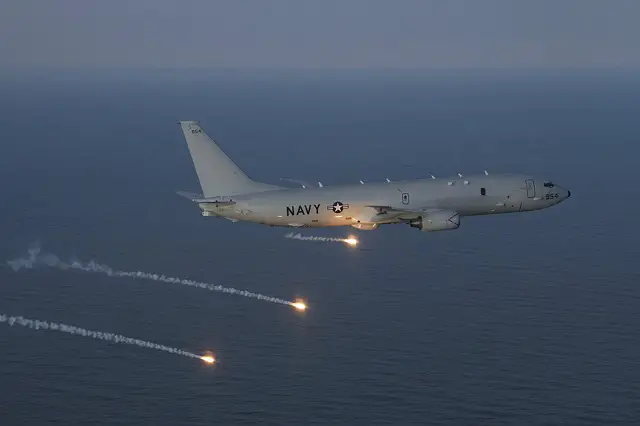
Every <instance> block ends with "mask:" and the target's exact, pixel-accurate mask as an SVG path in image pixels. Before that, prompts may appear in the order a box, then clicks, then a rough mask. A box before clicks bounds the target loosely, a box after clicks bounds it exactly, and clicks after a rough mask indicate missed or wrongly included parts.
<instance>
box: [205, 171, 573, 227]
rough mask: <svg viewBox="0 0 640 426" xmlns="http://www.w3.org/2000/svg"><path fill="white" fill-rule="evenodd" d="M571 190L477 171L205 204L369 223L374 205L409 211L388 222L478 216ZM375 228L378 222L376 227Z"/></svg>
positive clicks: (208, 212)
mask: <svg viewBox="0 0 640 426" xmlns="http://www.w3.org/2000/svg"><path fill="white" fill-rule="evenodd" d="M570 194H571V193H570V192H569V191H568V190H566V189H564V188H562V187H560V186H558V185H554V184H552V183H550V182H548V181H544V180H541V179H538V178H534V177H531V176H525V175H476V176H465V177H459V176H456V177H455V178H438V179H431V178H429V179H418V180H405V181H398V182H384V183H366V184H352V185H340V186H325V187H317V188H316V187H314V188H294V189H278V190H272V191H265V192H258V193H253V194H243V195H238V196H232V197H229V198H230V199H231V200H233V201H234V202H235V204H232V205H228V206H216V205H215V204H210V203H207V204H204V203H203V204H200V207H201V209H202V210H203V215H205V216H220V217H225V218H228V219H231V220H237V221H248V222H255V223H261V224H265V225H270V226H291V227H330V226H355V227H361V229H373V228H367V227H366V224H367V223H368V221H369V219H370V218H371V217H372V216H373V215H374V214H375V213H376V211H375V209H373V208H371V207H368V206H388V207H390V208H393V209H397V210H406V211H407V213H406V214H402V215H399V216H398V217H397V218H395V219H393V220H391V221H389V222H385V223H402V222H407V221H408V220H411V216H412V214H414V216H419V214H420V211H429V210H447V211H453V212H457V213H458V214H459V215H460V216H476V215H487V214H501V213H513V212H524V211H532V210H540V209H544V208H548V207H551V206H553V205H556V204H558V203H560V202H562V201H563V200H565V199H566V198H568V197H569V196H570ZM374 228H375V226H374Z"/></svg>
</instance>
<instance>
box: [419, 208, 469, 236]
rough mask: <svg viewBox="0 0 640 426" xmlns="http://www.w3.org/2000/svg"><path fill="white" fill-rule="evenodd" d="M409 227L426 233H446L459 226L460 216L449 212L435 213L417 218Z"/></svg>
mask: <svg viewBox="0 0 640 426" xmlns="http://www.w3.org/2000/svg"><path fill="white" fill-rule="evenodd" d="M409 226H411V227H412V228H418V229H419V230H421V231H426V232H434V231H448V230H451V229H457V228H458V227H459V226H460V215H459V214H458V213H457V212H454V211H450V210H442V211H435V212H433V213H429V214H426V215H424V216H420V217H418V219H416V220H414V221H412V222H410V223H409Z"/></svg>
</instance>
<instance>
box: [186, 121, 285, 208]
mask: <svg viewBox="0 0 640 426" xmlns="http://www.w3.org/2000/svg"><path fill="white" fill-rule="evenodd" d="M180 127H181V128H182V133H183V134H184V138H185V140H186V141H187V146H188V147H189V152H190V153H191V159H192V160H193V165H194V167H195V169H196V174H197V175H198V180H199V181H200V187H202V193H203V195H204V196H205V197H214V196H223V195H239V194H249V193H252V192H263V191H270V190H274V189H278V187H277V186H274V185H268V184H265V183H260V182H256V181H253V180H251V179H250V178H249V176H247V175H246V174H245V173H244V172H243V171H242V170H240V167H238V165H237V164H236V163H234V162H233V160H231V158H229V157H228V156H227V155H226V154H225V153H224V151H223V150H222V149H221V148H220V147H219V146H218V144H216V143H215V141H214V140H213V139H211V138H210V137H209V136H207V134H206V133H205V132H204V130H202V128H201V127H200V125H199V124H198V122H197V121H180Z"/></svg>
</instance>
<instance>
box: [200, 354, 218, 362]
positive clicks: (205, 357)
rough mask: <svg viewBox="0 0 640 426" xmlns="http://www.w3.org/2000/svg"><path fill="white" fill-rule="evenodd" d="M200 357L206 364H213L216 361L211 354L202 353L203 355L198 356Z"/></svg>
mask: <svg viewBox="0 0 640 426" xmlns="http://www.w3.org/2000/svg"><path fill="white" fill-rule="evenodd" d="M200 359H201V360H203V361H204V362H206V363H207V364H215V363H216V359H215V357H213V356H212V355H203V356H201V357H200Z"/></svg>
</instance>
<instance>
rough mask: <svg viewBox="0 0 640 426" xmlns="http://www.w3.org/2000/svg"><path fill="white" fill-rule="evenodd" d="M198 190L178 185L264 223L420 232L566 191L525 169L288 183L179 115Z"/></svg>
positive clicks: (226, 213)
mask: <svg viewBox="0 0 640 426" xmlns="http://www.w3.org/2000/svg"><path fill="white" fill-rule="evenodd" d="M179 123H180V126H181V128H182V132H183V133H184V137H185V139H186V141H187V146H188V148H189V152H190V154H191V158H192V160H193V164H194V166H195V170H196V173H197V175H198V180H199V181H200V186H201V188H202V194H194V193H189V192H183V191H180V192H178V193H179V194H180V195H182V196H184V197H186V198H188V199H190V200H192V201H193V202H195V203H197V204H198V206H199V207H200V209H201V210H202V215H203V216H214V217H222V218H226V219H229V220H231V221H233V222H237V221H246V222H254V223H259V224H263V225H269V226H283V227H295V228H319V227H330V226H352V227H354V228H356V229H360V230H373V229H377V228H378V227H379V226H380V225H385V224H399V223H404V224H408V225H409V226H411V227H414V228H417V229H419V230H421V231H427V232H430V231H444V230H451V229H457V228H458V227H459V226H460V218H461V217H464V216H479V215H488V214H499V213H515V212H526V211H532V210H540V209H545V208H548V207H551V206H554V205H556V204H559V203H561V202H562V201H564V200H566V199H567V198H569V197H570V196H571V192H570V191H569V190H567V189H565V188H563V187H561V186H559V185H557V184H555V183H554V182H552V181H550V180H543V179H538V178H534V177H531V176H524V175H489V174H488V173H487V172H486V171H485V172H484V174H480V175H476V176H462V175H460V174H458V175H457V176H455V177H451V178H442V179H441V178H437V179H436V178H435V177H434V176H430V177H429V178H426V179H416V180H404V181H398V182H391V181H389V180H388V179H386V180H385V182H380V183H367V184H364V183H363V182H362V181H360V183H357V184H349V185H340V186H322V184H320V183H319V184H318V186H317V187H316V186H309V185H304V184H303V185H302V187H301V188H287V187H282V186H278V185H271V184H267V183H262V182H257V181H254V180H252V179H251V178H249V177H248V176H247V175H246V174H245V173H244V172H243V171H242V170H241V169H240V168H239V167H238V165H237V164H236V163H234V162H233V160H231V159H230V158H229V157H228V156H227V155H226V154H225V153H224V152H223V151H222V149H221V148H220V147H219V146H218V144H216V142H215V141H214V140H213V139H211V138H210V137H209V136H207V134H206V133H205V132H204V130H203V129H202V128H201V127H200V125H199V124H198V122H197V121H180V122H179Z"/></svg>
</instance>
